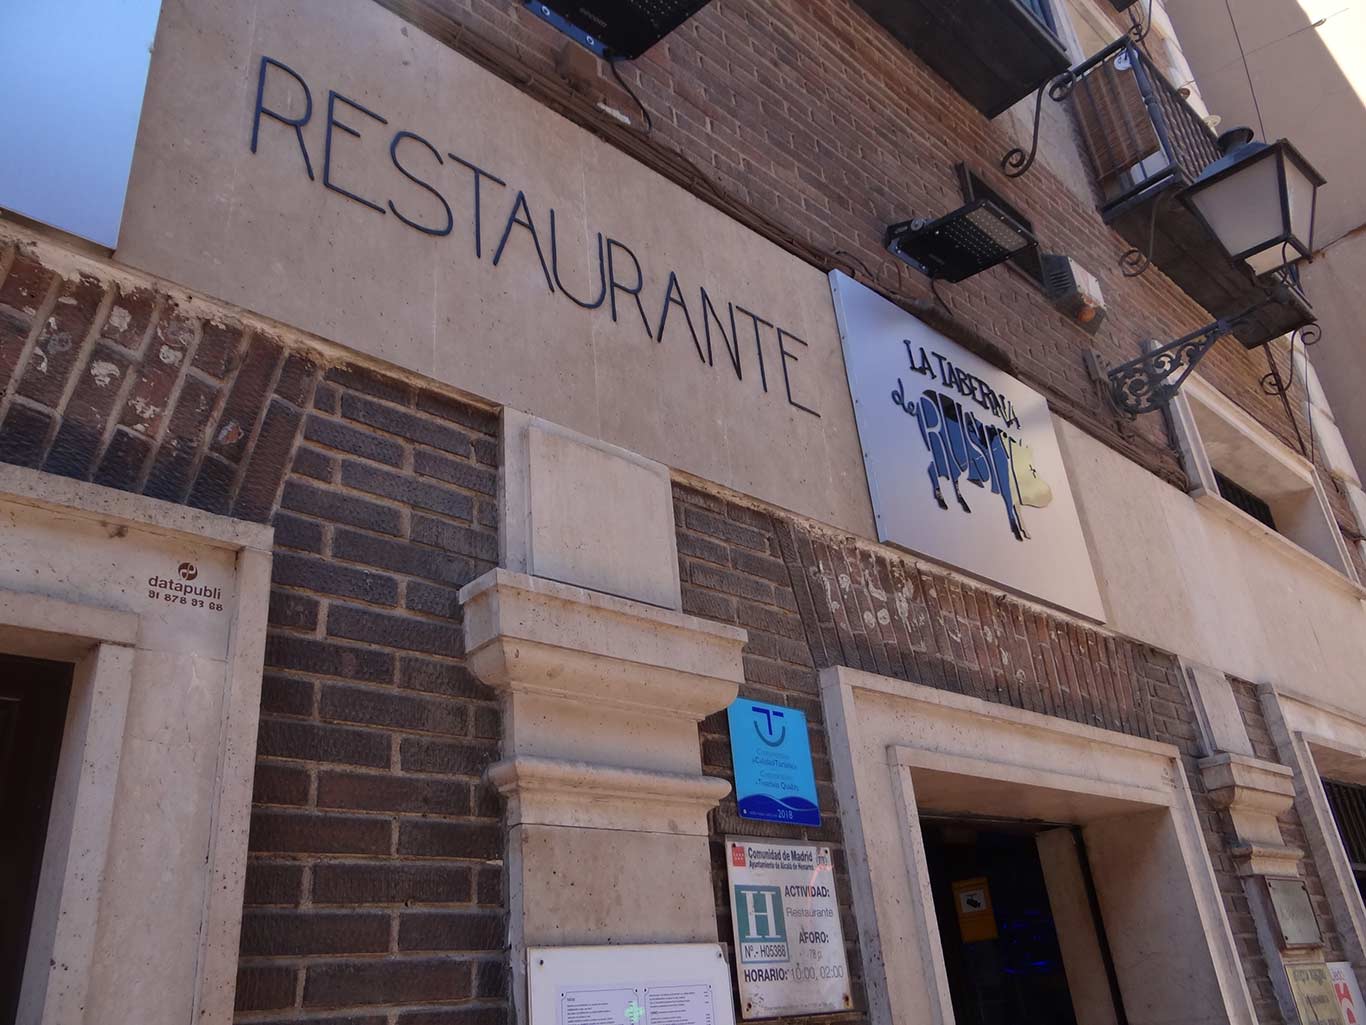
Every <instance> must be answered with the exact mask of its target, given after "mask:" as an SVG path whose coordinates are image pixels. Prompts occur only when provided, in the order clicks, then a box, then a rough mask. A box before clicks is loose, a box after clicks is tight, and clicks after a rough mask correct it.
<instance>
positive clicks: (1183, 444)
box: [1168, 375, 1366, 598]
mask: <svg viewBox="0 0 1366 1025" xmlns="http://www.w3.org/2000/svg"><path fill="white" fill-rule="evenodd" d="M1201 421H1203V422H1204V424H1205V430H1204V432H1202V430H1201V427H1200V423H1201ZM1168 422H1169V423H1170V425H1171V429H1172V434H1173V436H1174V438H1175V440H1176V443H1177V449H1178V451H1179V453H1180V456H1181V465H1182V468H1183V469H1184V470H1185V472H1186V476H1187V478H1188V479H1189V481H1190V489H1189V494H1190V496H1191V497H1192V498H1193V499H1195V501H1197V502H1199V503H1200V504H1201V505H1202V506H1204V507H1205V508H1206V509H1209V510H1210V511H1211V512H1213V513H1215V514H1216V515H1218V516H1220V517H1222V518H1223V519H1225V520H1227V521H1229V522H1230V523H1232V524H1233V525H1235V526H1237V527H1239V528H1240V529H1242V530H1244V531H1246V532H1247V533H1249V534H1251V535H1252V536H1253V537H1255V538H1258V539H1259V540H1261V541H1264V542H1266V543H1267V544H1270V545H1272V546H1274V547H1276V548H1278V549H1280V550H1281V551H1282V552H1283V553H1284V554H1286V555H1288V556H1290V557H1292V558H1293V559H1295V560H1296V561H1297V562H1299V563H1300V564H1301V565H1303V566H1305V567H1306V568H1309V569H1312V570H1314V571H1316V572H1318V573H1319V575H1320V576H1321V577H1323V578H1324V579H1326V580H1328V581H1330V582H1332V583H1333V584H1335V585H1336V586H1338V587H1343V588H1346V589H1348V590H1350V591H1352V592H1353V593H1354V594H1355V595H1356V596H1357V597H1360V598H1366V588H1363V587H1362V584H1361V580H1360V579H1359V578H1358V576H1357V571H1356V567H1355V565H1354V564H1353V562H1352V557H1351V553H1350V552H1349V550H1348V548H1347V542H1346V541H1345V540H1344V539H1343V537H1342V531H1341V530H1340V529H1339V528H1338V524H1337V518H1336V517H1335V516H1334V515H1333V511H1332V507H1331V506H1330V505H1329V504H1328V496H1327V494H1326V493H1325V492H1324V489H1323V482H1322V480H1320V478H1319V475H1318V471H1317V470H1316V468H1315V467H1314V464H1313V463H1311V462H1310V461H1309V460H1308V459H1306V458H1304V457H1303V456H1302V455H1300V454H1299V453H1297V452H1292V451H1291V450H1290V449H1289V448H1287V447H1286V446H1285V445H1284V444H1282V443H1281V441H1280V439H1278V438H1277V437H1276V436H1275V435H1273V434H1272V433H1271V432H1270V431H1269V430H1267V429H1266V428H1265V427H1263V426H1262V425H1261V424H1260V423H1258V422H1257V421H1256V420H1255V419H1254V418H1253V417H1252V416H1251V415H1249V414H1248V413H1246V412H1245V411H1244V410H1243V409H1241V408H1240V407H1239V406H1237V405H1236V404H1235V403H1234V402H1233V401H1232V400H1231V399H1229V398H1228V397H1227V396H1226V395H1224V394H1223V393H1222V392H1220V391H1219V390H1218V389H1216V388H1215V387H1214V386H1213V385H1211V384H1209V383H1208V382H1207V381H1205V380H1204V379H1203V378H1200V377H1198V376H1194V375H1192V376H1191V377H1190V378H1189V379H1187V381H1186V382H1185V384H1184V385H1183V386H1182V388H1181V391H1179V392H1178V393H1177V394H1176V396H1175V398H1173V399H1172V401H1171V404H1170V405H1169V407H1168ZM1212 429H1213V430H1217V431H1218V432H1219V438H1218V444H1219V445H1220V446H1221V447H1223V448H1224V449H1225V451H1229V450H1230V449H1231V450H1233V451H1234V452H1235V453H1236V457H1237V458H1238V459H1239V460H1240V461H1242V462H1243V464H1244V466H1246V467H1252V468H1253V472H1256V473H1261V474H1263V475H1264V476H1265V478H1268V479H1269V478H1271V477H1272V476H1275V477H1277V478H1278V479H1279V480H1282V481H1284V480H1287V479H1298V480H1299V481H1300V482H1302V487H1300V488H1297V489H1296V491H1295V492H1294V494H1295V495H1296V496H1297V497H1298V499H1299V501H1300V502H1301V503H1302V504H1303V506H1304V507H1305V509H1306V511H1305V512H1304V514H1303V515H1302V516H1301V517H1300V518H1299V520H1298V521H1297V522H1296V524H1295V525H1294V526H1293V527H1287V528H1286V529H1285V530H1284V531H1283V530H1273V529H1272V528H1270V527H1268V526H1267V525H1266V524H1264V523H1262V522H1260V521H1259V520H1257V519H1256V518H1255V517H1253V516H1251V515H1249V514H1248V513H1246V512H1244V511H1243V510H1241V509H1239V508H1238V507H1237V506H1235V505H1234V504H1233V503H1232V502H1230V501H1228V500H1227V499H1225V498H1224V497H1223V495H1222V494H1221V493H1220V490H1219V484H1218V482H1217V481H1216V480H1215V476H1214V474H1215V469H1216V468H1215V466H1214V464H1213V461H1212V460H1211V457H1210V450H1209V444H1208V441H1210V440H1214V439H1212V438H1207V437H1206V435H1207V434H1210V433H1211V431H1212ZM1223 469H1225V470H1226V469H1227V466H1224V467H1223ZM1221 472H1222V471H1221ZM1227 475H1228V476H1230V477H1232V476H1233V475H1232V474H1227ZM1247 475H1248V474H1247V472H1246V471H1244V472H1243V476H1247ZM1233 479H1235V480H1236V482H1237V483H1238V484H1240V485H1242V486H1243V487H1245V488H1248V489H1249V490H1252V491H1253V492H1254V494H1255V493H1256V490H1255V489H1256V486H1257V484H1258V481H1256V480H1238V479H1237V478H1236V477H1235V478H1233ZM1258 497H1262V498H1265V496H1262V495H1259V496H1258ZM1276 504H1277V503H1272V505H1273V509H1274V508H1275V507H1276Z"/></svg>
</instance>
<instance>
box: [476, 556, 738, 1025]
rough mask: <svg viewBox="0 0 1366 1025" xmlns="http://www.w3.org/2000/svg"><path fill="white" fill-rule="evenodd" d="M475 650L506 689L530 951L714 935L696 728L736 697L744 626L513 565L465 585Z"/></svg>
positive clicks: (517, 959) (507, 775)
mask: <svg viewBox="0 0 1366 1025" xmlns="http://www.w3.org/2000/svg"><path fill="white" fill-rule="evenodd" d="M461 600H462V601H463V602H464V603H465V640H466V648H467V660H468V664H469V666H470V668H471V669H472V670H473V671H474V673H475V674H476V675H477V676H478V677H479V678H480V679H481V680H483V681H484V682H485V683H487V684H488V685H490V686H492V687H495V688H497V689H498V690H499V691H501V693H502V696H503V704H504V716H503V723H504V727H503V756H502V760H501V761H499V762H497V763H496V764H495V765H493V766H491V767H490V769H489V770H488V778H489V780H490V781H491V782H492V783H493V784H494V785H495V786H497V788H498V789H499V791H500V792H501V793H502V794H503V795H504V796H505V797H506V798H507V828H508V857H507V873H508V884H509V893H508V898H509V916H510V922H509V933H510V945H511V962H512V971H513V980H514V990H513V997H514V1000H515V1002H516V1003H517V1006H518V1012H519V1018H520V1020H522V1021H526V1017H525V1010H526V1008H525V999H526V993H525V988H526V950H527V948H528V947H532V946H541V945H556V946H558V945H576V944H609V943H656V942H658V943H665V942H674V943H679V942H715V941H716V939H717V934H716V919H715V916H714V913H713V910H712V908H713V904H712V897H711V892H712V880H711V869H710V861H709V857H708V849H707V812H708V811H709V810H710V809H711V808H712V807H713V806H715V804H716V803H717V802H718V801H720V800H721V798H722V797H724V796H725V795H726V793H727V792H728V791H729V789H730V785H729V783H727V782H726V781H725V780H721V779H716V778H714V777H711V776H706V775H703V773H702V763H701V754H700V749H699V745H698V738H697V724H698V722H699V721H700V720H701V719H703V718H704V717H706V716H708V715H710V714H712V713H713V712H716V711H719V710H721V709H723V708H725V707H726V706H727V705H729V704H730V703H731V702H732V701H733V700H734V699H735V696H736V694H737V692H738V689H739V684H740V680H741V679H742V675H743V674H742V665H741V658H740V649H741V647H742V646H743V645H744V643H745V632H744V631H743V630H738V629H736V628H734V627H729V626H724V625H720V624H716V623H711V622H708V621H705V620H700V619H696V618H694V617H692V616H687V615H684V614H682V613H679V612H675V611H672V610H670V609H664V608H659V607H658V606H654V605H647V604H644V603H641V602H636V601H630V600H627V599H623V598H617V597H613V596H610V595H605V594H601V593H598V592H595V591H590V590H586V589H584V588H581V587H574V586H571V585H567V584H562V583H557V582H553V581H549V580H545V579H541V578H537V577H531V576H527V575H525V574H520V573H512V572H509V571H507V570H494V571H492V572H490V573H487V574H485V575H484V576H482V577H480V578H479V579H478V580H476V581H474V582H473V583H471V584H469V585H468V586H467V587H466V588H465V589H464V590H463V591H462V592H461Z"/></svg>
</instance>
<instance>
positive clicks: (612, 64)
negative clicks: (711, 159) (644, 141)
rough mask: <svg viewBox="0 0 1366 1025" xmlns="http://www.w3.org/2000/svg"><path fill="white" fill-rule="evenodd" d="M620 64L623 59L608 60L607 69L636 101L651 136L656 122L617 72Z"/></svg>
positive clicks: (647, 131) (647, 132)
mask: <svg viewBox="0 0 1366 1025" xmlns="http://www.w3.org/2000/svg"><path fill="white" fill-rule="evenodd" d="M619 63H621V58H619V57H618V58H615V59H611V60H608V62H607V67H608V69H609V70H611V72H612V77H613V78H615V79H616V80H617V85H619V86H621V87H622V88H623V89H625V90H626V95H627V96H629V97H631V99H633V100H635V103H636V106H637V107H639V108H640V113H641V114H642V115H643V116H644V118H645V134H646V135H651V134H653V133H654V130H655V120H654V118H652V117H651V116H650V112H649V110H647V109H646V107H645V104H643V103H641V102H640V97H639V96H637V95H636V91H635V90H634V89H632V88H631V87H630V86H629V85H627V84H626V79H624V78H622V77H621V72H620V71H618V70H617V65H618V64H619ZM680 155H681V154H680Z"/></svg>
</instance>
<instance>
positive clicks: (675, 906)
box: [509, 825, 717, 946]
mask: <svg viewBox="0 0 1366 1025" xmlns="http://www.w3.org/2000/svg"><path fill="white" fill-rule="evenodd" d="M509 851H510V854H511V858H512V859H513V861H512V863H510V864H509V871H510V872H511V873H514V874H513V875H512V880H513V881H512V886H513V888H514V892H513V896H512V899H513V903H514V906H515V907H520V909H521V921H522V923H523V925H522V929H523V940H524V942H525V943H526V945H527V946H560V945H570V944H585V943H662V942H669V943H715V942H716V939H717V934H716V912H715V909H714V906H713V903H712V883H711V861H710V857H709V855H708V852H707V845H706V843H705V842H702V841H696V840H694V841H692V842H689V843H680V842H679V838H678V837H676V836H671V835H668V834H664V833H642V832H637V831H628V830H621V829H580V828H575V827H570V826H530V825H524V826H516V827H514V828H513V829H512V831H511V836H510V839H509Z"/></svg>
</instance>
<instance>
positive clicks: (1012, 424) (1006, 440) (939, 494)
mask: <svg viewBox="0 0 1366 1025" xmlns="http://www.w3.org/2000/svg"><path fill="white" fill-rule="evenodd" d="M905 345H906V352H907V355H908V357H909V358H910V369H911V370H912V371H914V372H915V373H918V374H922V375H924V376H926V377H929V378H930V379H931V380H934V381H937V382H939V383H940V384H941V385H942V386H943V389H944V390H941V389H936V388H933V387H926V388H925V389H924V390H923V391H922V392H921V393H920V395H919V396H918V397H917V396H913V395H912V396H908V395H907V394H906V386H905V384H904V383H903V381H902V380H901V378H897V382H896V388H895V389H893V391H892V402H894V403H895V404H896V405H897V406H899V407H900V408H901V409H902V410H903V411H904V412H905V413H906V414H907V415H908V416H911V417H913V418H914V419H915V421H916V426H917V428H918V429H919V433H920V440H921V442H922V443H923V444H924V445H925V449H926V451H927V452H928V453H929V457H930V461H929V464H928V465H927V467H926V474H927V475H928V476H929V478H930V487H931V490H932V491H933V494H934V500H935V501H936V502H937V503H938V504H939V508H941V509H945V510H947V509H948V507H949V504H948V502H947V501H946V500H945V498H944V491H943V488H942V486H941V481H948V482H949V484H950V486H951V487H952V488H953V497H954V499H955V500H956V501H957V502H958V505H959V507H960V508H961V509H962V510H963V511H964V512H966V513H971V512H972V507H971V506H970V505H968V502H967V499H965V498H964V497H963V491H962V488H961V487H960V486H959V481H960V480H962V479H966V480H967V481H968V482H969V483H971V484H975V485H976V486H977V487H979V488H986V487H988V486H989V487H990V489H991V493H992V494H994V495H1000V496H1001V501H1002V503H1003V504H1004V505H1005V510H1006V521H1007V523H1009V525H1010V531H1011V533H1012V534H1013V535H1014V536H1015V539H1016V540H1018V541H1024V540H1026V539H1028V537H1029V532H1028V531H1027V530H1025V527H1024V523H1023V522H1022V520H1021V518H1020V506H1026V505H1027V506H1032V507H1034V508H1037V509H1042V508H1044V507H1045V506H1047V505H1048V504H1049V503H1050V502H1051V501H1052V500H1053V489H1052V488H1050V487H1049V486H1048V482H1047V481H1045V480H1044V479H1043V478H1042V477H1040V476H1039V471H1038V468H1037V467H1036V466H1035V464H1034V453H1033V451H1032V450H1031V449H1030V447H1029V446H1028V445H1026V444H1024V443H1023V442H1021V441H1020V440H1019V439H1018V438H1016V437H1015V436H1013V435H1012V434H1011V433H1009V431H1010V429H1011V428H1016V429H1018V427H1019V425H1020V424H1019V419H1018V418H1017V417H1016V415H1015V410H1014V407H1013V406H1012V405H1011V403H1010V401H1009V400H1008V399H1006V398H1004V397H1002V396H1001V395H999V394H998V393H997V392H996V391H995V390H994V389H992V388H991V387H990V385H988V384H987V383H986V382H985V381H983V380H982V379H981V378H978V377H976V376H974V375H972V374H969V373H967V372H965V371H963V370H961V369H959V368H958V367H955V366H954V365H953V364H952V363H951V362H950V361H949V360H947V359H945V358H944V357H943V356H940V355H939V354H938V353H932V355H933V356H934V358H935V360H936V361H937V362H938V370H937V371H936V368H935V366H934V364H932V363H931V361H930V358H929V357H930V355H931V354H927V352H926V350H925V348H924V347H923V346H921V347H919V348H918V349H917V348H914V347H913V346H912V345H911V343H910V341H906V342H905ZM949 388H952V389H953V390H954V391H955V392H957V393H958V395H961V396H962V397H964V398H967V399H971V400H973V401H975V402H976V403H977V404H978V405H979V406H981V407H982V408H983V409H984V410H986V411H987V412H988V413H990V414H991V415H992V416H994V417H995V418H996V419H998V420H1000V421H1001V426H997V425H995V424H991V423H986V422H984V421H983V420H982V419H981V418H980V417H979V416H978V415H977V413H976V412H975V411H973V410H971V409H965V408H964V406H963V403H962V402H961V401H959V398H958V397H957V396H955V395H951V394H949V392H948V390H947V389H949Z"/></svg>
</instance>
